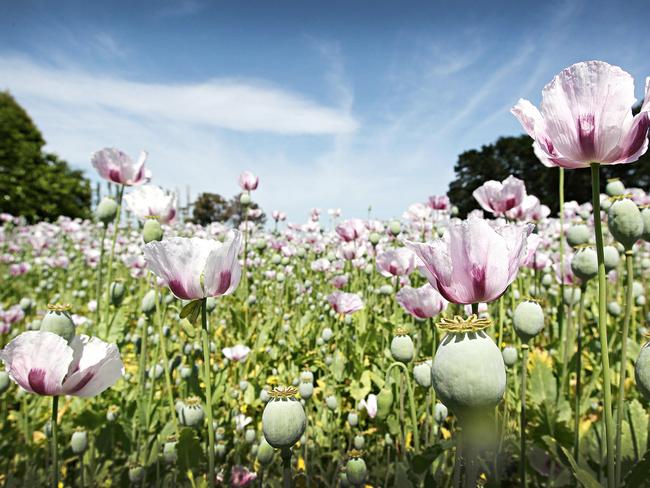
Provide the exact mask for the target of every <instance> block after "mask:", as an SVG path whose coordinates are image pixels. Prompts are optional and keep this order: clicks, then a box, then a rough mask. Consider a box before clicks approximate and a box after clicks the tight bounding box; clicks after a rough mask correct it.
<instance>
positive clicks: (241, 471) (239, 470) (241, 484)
mask: <svg viewBox="0 0 650 488" xmlns="http://www.w3.org/2000/svg"><path fill="white" fill-rule="evenodd" d="M256 479H257V473H255V472H254V471H249V470H248V469H246V468H245V467H244V466H239V465H236V466H233V467H232V469H231V470H230V486H233V487H235V488H245V487H246V486H250V484H251V483H252V482H253V481H255V480H256Z"/></svg>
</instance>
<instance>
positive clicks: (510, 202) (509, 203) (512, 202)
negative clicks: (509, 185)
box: [505, 197, 517, 210]
mask: <svg viewBox="0 0 650 488" xmlns="http://www.w3.org/2000/svg"><path fill="white" fill-rule="evenodd" d="M516 206H517V199H516V198H515V197H508V198H507V199H506V201H505V207H506V210H510V209H513V208H515V207H516Z"/></svg>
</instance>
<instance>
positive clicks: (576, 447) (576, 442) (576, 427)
mask: <svg viewBox="0 0 650 488" xmlns="http://www.w3.org/2000/svg"><path fill="white" fill-rule="evenodd" d="M586 294H587V285H586V283H583V284H582V286H581V288H580V305H579V306H578V316H577V317H576V331H577V339H576V340H577V345H578V352H577V353H576V396H575V408H574V412H573V415H574V417H573V458H574V459H575V460H576V463H578V464H580V391H581V384H582V381H581V380H582V314H583V311H584V306H585V295H586Z"/></svg>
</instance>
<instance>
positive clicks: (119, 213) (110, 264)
mask: <svg viewBox="0 0 650 488" xmlns="http://www.w3.org/2000/svg"><path fill="white" fill-rule="evenodd" d="M123 194H124V185H120V187H119V189H118V190H117V216H116V217H115V224H114V225H115V229H114V230H113V240H112V243H111V254H110V256H109V257H108V274H107V275H106V276H107V278H108V280H107V281H108V287H107V289H106V314H105V315H106V316H108V312H109V310H110V307H111V280H112V279H113V259H114V258H115V243H116V242H117V234H118V232H119V230H120V220H121V217H122V195H123ZM97 305H98V306H99V304H97Z"/></svg>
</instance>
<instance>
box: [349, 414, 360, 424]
mask: <svg viewBox="0 0 650 488" xmlns="http://www.w3.org/2000/svg"><path fill="white" fill-rule="evenodd" d="M348 424H350V426H351V427H356V426H357V425H359V414H357V413H356V412H350V413H349V414H348Z"/></svg>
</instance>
